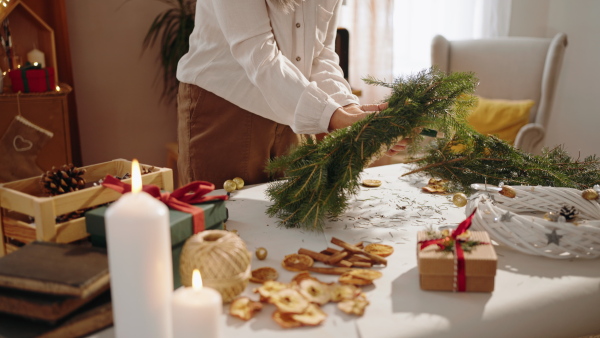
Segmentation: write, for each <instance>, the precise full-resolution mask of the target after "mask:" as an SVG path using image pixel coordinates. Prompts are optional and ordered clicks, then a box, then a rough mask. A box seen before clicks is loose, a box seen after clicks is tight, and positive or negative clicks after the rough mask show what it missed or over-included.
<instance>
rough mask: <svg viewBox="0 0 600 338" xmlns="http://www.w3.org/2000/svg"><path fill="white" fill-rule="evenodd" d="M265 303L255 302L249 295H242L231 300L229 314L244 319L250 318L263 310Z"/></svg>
mask: <svg viewBox="0 0 600 338" xmlns="http://www.w3.org/2000/svg"><path fill="white" fill-rule="evenodd" d="M262 307H263V305H262V304H261V303H259V302H255V301H253V300H251V299H250V298H248V297H240V298H237V299H235V300H234V301H233V302H231V305H230V306H229V314H230V315H232V316H234V317H238V318H240V319H243V320H250V318H252V317H254V315H255V314H256V313H257V312H258V311H260V310H262Z"/></svg>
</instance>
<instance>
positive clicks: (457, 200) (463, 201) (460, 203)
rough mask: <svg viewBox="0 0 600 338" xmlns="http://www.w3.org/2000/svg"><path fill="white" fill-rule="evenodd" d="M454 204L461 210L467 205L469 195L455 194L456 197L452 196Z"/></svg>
mask: <svg viewBox="0 0 600 338" xmlns="http://www.w3.org/2000/svg"><path fill="white" fill-rule="evenodd" d="M452 203H454V205H456V206H457V207H459V208H462V207H464V206H465V205H467V195H465V194H463V193H462V192H459V193H456V194H454V196H452Z"/></svg>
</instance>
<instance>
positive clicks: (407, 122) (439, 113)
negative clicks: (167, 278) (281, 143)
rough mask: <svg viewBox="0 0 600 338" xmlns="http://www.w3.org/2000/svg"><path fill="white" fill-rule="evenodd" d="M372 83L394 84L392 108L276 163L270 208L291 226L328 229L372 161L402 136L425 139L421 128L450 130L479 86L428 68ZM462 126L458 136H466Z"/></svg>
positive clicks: (306, 145) (273, 163) (468, 78)
mask: <svg viewBox="0 0 600 338" xmlns="http://www.w3.org/2000/svg"><path fill="white" fill-rule="evenodd" d="M365 81H366V82H367V83H372V84H377V85H383V86H388V87H389V88H392V94H391V95H390V97H389V98H388V100H387V101H388V103H389V107H388V108H387V109H385V110H383V111H381V112H379V113H376V114H372V115H370V116H368V117H367V118H365V119H363V120H362V121H359V122H357V123H355V124H354V125H352V126H350V127H349V128H346V129H342V130H337V131H335V132H333V133H331V134H330V135H329V136H328V137H326V138H325V139H323V140H322V141H321V142H319V143H315V142H313V141H310V140H308V141H306V142H305V143H304V144H302V145H300V146H298V147H297V148H296V149H295V150H294V151H292V152H291V153H290V154H289V155H286V156H282V157H279V158H277V159H275V160H273V161H271V162H270V163H269V165H268V168H267V169H268V170H269V171H270V172H271V173H274V172H283V173H284V177H283V179H282V180H280V181H276V182H273V183H271V184H270V185H269V187H268V189H267V195H268V196H269V198H270V199H271V200H272V201H273V204H272V205H271V206H270V207H269V209H268V210H267V213H268V214H269V215H271V216H277V217H279V218H280V219H282V221H281V224H282V225H284V226H286V227H301V228H305V229H310V230H320V229H322V225H323V220H324V218H325V216H326V215H328V214H329V215H332V216H336V215H340V214H341V213H342V212H343V211H344V210H345V209H346V207H347V205H348V196H350V195H354V194H356V193H357V192H358V189H359V182H358V178H359V175H360V173H361V172H362V170H363V169H364V168H365V167H366V166H367V165H368V164H369V163H370V162H371V160H372V159H373V158H374V157H375V156H377V155H379V154H381V152H382V150H385V149H387V148H389V147H391V146H392V145H394V144H395V143H396V142H397V140H398V138H399V137H412V138H413V139H415V140H416V141H417V142H418V141H419V140H421V139H422V137H421V136H419V135H418V134H417V131H416V130H417V128H420V127H435V128H436V129H437V130H439V131H443V132H446V133H449V132H450V131H451V128H453V127H456V126H457V125H459V122H457V121H463V120H464V119H465V114H466V112H467V109H468V107H469V106H472V105H473V103H474V100H473V98H472V97H471V96H470V95H464V94H468V93H472V92H473V91H474V89H475V86H476V82H477V81H476V79H475V78H474V76H473V74H471V73H452V74H448V75H447V74H445V73H443V72H440V71H438V70H436V69H428V70H424V71H422V72H420V73H418V74H415V75H413V76H409V77H407V78H400V79H397V80H395V81H394V82H393V83H384V82H381V81H377V80H374V79H366V80H365ZM464 133H465V132H464V131H463V130H462V129H457V131H456V134H457V135H463V134H464Z"/></svg>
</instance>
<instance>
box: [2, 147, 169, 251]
mask: <svg viewBox="0 0 600 338" xmlns="http://www.w3.org/2000/svg"><path fill="white" fill-rule="evenodd" d="M142 166H143V167H145V168H148V167H152V166H149V165H145V164H142ZM82 168H85V169H86V174H85V175H84V177H85V179H86V181H87V182H95V181H98V180H100V179H102V178H104V177H106V175H107V174H110V175H113V176H123V175H124V174H125V173H127V172H129V171H131V169H130V168H131V162H130V161H127V160H123V159H119V160H113V161H109V162H104V163H99V164H94V165H90V166H86V167H82ZM153 168H154V169H153V171H152V172H150V173H147V174H144V175H142V183H143V184H145V185H148V184H153V185H156V186H158V187H159V188H161V189H162V190H166V191H172V190H173V172H172V170H171V169H168V168H159V167H153ZM124 182H126V183H129V184H131V179H127V180H124ZM39 186H40V178H39V177H32V178H29V179H24V180H19V181H14V182H10V183H5V184H1V185H0V211H2V215H3V217H2V218H1V221H2V222H1V224H0V232H1V234H2V235H3V237H2V240H1V241H0V242H2V243H1V244H0V257H1V256H3V255H4V254H6V253H8V252H9V251H10V250H14V248H17V246H15V245H12V244H10V243H5V241H4V237H7V238H11V239H14V240H16V241H18V242H22V243H28V242H31V241H33V240H42V241H51V242H60V243H70V242H73V241H77V240H80V239H83V238H86V237H87V236H88V233H87V232H86V230H85V218H83V217H81V218H79V219H76V220H71V221H68V222H64V223H59V224H57V223H56V218H57V216H60V215H64V214H68V213H71V212H74V211H77V210H84V209H87V208H92V207H96V206H98V205H102V204H105V203H109V202H112V201H115V200H117V199H118V198H119V197H121V194H120V193H118V192H116V191H114V190H112V189H109V188H105V187H103V186H94V187H88V188H85V189H82V190H79V191H74V192H70V193H66V194H62V195H58V196H53V197H40V196H39V195H40V194H41V189H40V188H39ZM17 189H18V190H17ZM8 211H11V212H16V213H19V214H22V215H26V216H31V217H34V219H35V221H34V224H28V223H26V222H23V221H22V220H20V219H14V218H13V217H10V214H11V213H8ZM22 215H18V217H22ZM13 216H15V215H13ZM9 244H10V245H12V247H9Z"/></svg>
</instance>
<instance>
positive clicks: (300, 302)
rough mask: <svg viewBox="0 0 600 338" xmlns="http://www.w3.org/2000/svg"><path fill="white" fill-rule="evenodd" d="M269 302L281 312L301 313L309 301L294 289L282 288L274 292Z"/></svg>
mask: <svg viewBox="0 0 600 338" xmlns="http://www.w3.org/2000/svg"><path fill="white" fill-rule="evenodd" d="M269 302H270V303H272V304H274V305H275V306H277V309H278V310H279V311H281V312H283V313H302V312H304V310H306V308H307V307H308V305H309V304H310V302H309V301H308V300H307V299H306V298H304V296H302V295H301V294H300V292H298V291H297V290H294V289H283V290H280V291H279V292H276V293H274V294H273V295H272V296H271V298H269Z"/></svg>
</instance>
